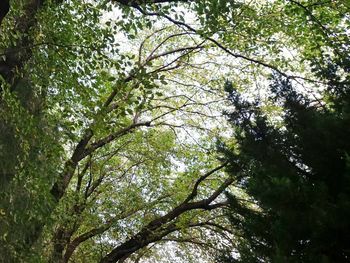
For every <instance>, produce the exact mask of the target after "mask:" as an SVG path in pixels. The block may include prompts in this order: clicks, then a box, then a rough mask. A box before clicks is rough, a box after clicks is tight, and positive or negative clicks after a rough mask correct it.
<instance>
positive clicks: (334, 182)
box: [226, 60, 350, 262]
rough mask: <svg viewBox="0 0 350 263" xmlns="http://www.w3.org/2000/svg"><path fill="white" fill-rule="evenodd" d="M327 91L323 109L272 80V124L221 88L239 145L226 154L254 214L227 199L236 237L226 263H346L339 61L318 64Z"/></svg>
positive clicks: (348, 209)
mask: <svg viewBox="0 0 350 263" xmlns="http://www.w3.org/2000/svg"><path fill="white" fill-rule="evenodd" d="M317 65H318V66H317V67H316V66H315V71H316V72H317V75H318V77H319V79H320V81H322V82H326V83H327V89H326V91H325V93H324V95H323V98H322V102H321V101H320V100H315V99H313V98H310V96H307V95H302V94H301V93H299V92H298V91H297V90H296V89H294V88H293V85H292V84H291V82H290V81H289V80H287V79H284V78H281V77H278V76H274V78H273V80H272V84H271V85H270V88H271V94H272V95H271V97H270V99H271V100H272V101H273V102H274V103H275V104H277V105H280V106H283V108H284V110H283V125H279V127H277V125H273V124H271V120H268V119H267V118H266V117H265V116H264V114H263V113H262V111H261V110H260V107H259V105H260V103H259V102H249V101H247V100H244V99H243V98H242V97H241V96H240V95H239V93H238V92H237V91H236V90H235V89H234V88H233V87H232V85H231V84H229V83H228V84H226V89H227V91H228V92H229V94H230V95H229V98H230V100H231V102H232V103H233V105H234V106H235V111H234V112H232V113H230V114H228V115H229V118H230V120H231V122H232V123H233V125H234V127H235V132H236V137H237V138H238V141H239V143H240V149H239V153H238V154H237V153H236V154H234V153H232V151H231V152H230V151H228V152H227V153H226V154H228V155H229V156H230V159H231V160H232V162H234V163H236V164H239V165H240V166H241V168H242V172H241V173H239V178H238V181H239V184H240V186H241V187H243V188H244V189H246V191H247V192H248V194H249V195H251V196H252V197H254V199H255V200H256V202H257V204H258V205H259V209H257V208H256V207H252V206H251V207H249V206H246V205H243V204H242V203H241V202H239V201H237V200H236V199H235V197H234V196H233V195H229V199H230V201H231V214H230V218H231V221H232V223H233V225H234V227H236V228H237V229H238V230H237V231H238V233H239V234H240V236H241V238H240V241H239V254H240V258H239V259H233V258H230V259H226V260H228V261H229V262H318V261H320V262H349V260H350V221H349V218H350V159H349V154H350V140H349V134H350V90H349V88H350V87H349V79H347V78H346V74H347V72H349V64H348V62H346V60H342V61H337V62H332V63H324V65H320V64H319V63H318V64H317Z"/></svg>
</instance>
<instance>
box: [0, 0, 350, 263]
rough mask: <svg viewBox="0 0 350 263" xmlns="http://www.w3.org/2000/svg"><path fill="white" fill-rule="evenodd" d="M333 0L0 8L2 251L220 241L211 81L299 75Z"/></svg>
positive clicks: (40, 252)
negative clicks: (291, 54) (291, 53)
mask: <svg viewBox="0 0 350 263" xmlns="http://www.w3.org/2000/svg"><path fill="white" fill-rule="evenodd" d="M332 3H333V2H332ZM332 3H331V4H330V3H328V2H327V3H323V4H322V5H321V6H322V7H323V8H329V9H330V10H331V11H330V12H327V16H324V14H323V11H322V10H323V9H322V8H321V7H320V6H319V5H311V6H306V4H305V5H303V3H295V2H293V1H288V2H287V3H285V2H284V1H275V2H271V1H267V2H266V3H265V2H263V1H248V2H246V1H241V2H238V1H180V0H179V1H172V0H150V1H86V2H81V1H75V0H73V1H60V0H56V1H49V0H47V1H38V0H30V1H20V0H13V1H10V11H9V12H8V13H7V8H1V11H2V10H4V12H3V14H4V15H2V16H4V18H3V19H2V20H1V24H0V25H1V35H0V38H1V41H0V53H1V59H0V76H1V79H0V81H1V82H0V86H1V90H0V93H1V98H0V131H1V133H0V146H1V152H0V153H1V158H0V175H1V208H0V215H1V218H0V229H1V232H0V245H1V250H2V255H4V258H5V259H4V260H6V261H9V262H11V261H12V262H20V261H24V262H30V261H33V262H40V261H43V262H46V261H47V259H49V260H50V261H52V262H67V261H68V260H72V261H73V260H74V261H77V262H79V261H81V262H87V261H92V262H96V261H101V262H116V261H117V260H119V261H124V260H128V259H130V260H133V259H137V260H138V259H140V258H142V257H143V256H147V255H148V252H149V251H152V248H154V246H156V247H157V246H158V247H159V246H160V243H161V242H177V244H192V245H196V247H204V248H205V249H203V250H202V251H204V252H203V253H205V252H208V251H209V249H210V250H221V249H222V248H223V247H225V246H231V245H232V244H233V243H232V231H231V230H230V229H229V224H228V222H227V219H226V218H224V217H223V210H224V209H225V208H226V207H227V202H226V201H225V200H224V198H223V197H222V195H221V193H222V192H223V191H224V190H225V189H227V188H229V187H232V184H233V183H234V179H233V178H232V176H231V175H227V174H226V173H225V172H224V169H225V168H226V169H231V168H232V169H234V167H229V165H228V164H226V162H225V160H222V159H221V158H220V155H218V154H216V153H215V152H214V151H213V149H214V145H215V143H214V142H215V140H216V139H215V138H216V137H217V136H219V135H220V134H221V133H222V134H225V132H226V127H225V124H224V122H223V119H222V118H221V111H222V109H223V108H224V107H225V106H226V105H225V104H224V103H223V100H224V95H223V91H222V89H220V88H219V87H220V86H221V83H222V82H223V80H224V79H225V77H226V76H227V72H236V73H237V74H236V77H235V78H234V82H235V83H240V86H241V87H242V88H246V87H250V86H251V83H252V82H255V81H257V80H258V79H259V78H265V77H266V76H267V75H269V74H270V73H271V72H275V73H276V72H277V73H279V74H281V75H283V76H284V77H289V78H290V79H296V80H301V79H305V81H307V80H309V77H310V76H312V75H311V74H310V73H309V72H308V71H307V70H304V68H303V66H304V65H303V64H302V63H299V62H301V61H302V60H303V59H305V58H308V57H309V56H310V54H311V55H312V54H313V53H316V52H323V51H324V49H327V47H328V46H329V45H330V44H329V43H337V44H339V46H341V45H342V42H343V41H345V40H346V39H347V38H348V36H347V35H346V34H343V32H342V31H341V30H340V31H339V32H338V31H337V32H336V30H335V29H337V28H338V27H339V26H340V28H344V26H343V23H344V22H346V21H347V20H346V19H347V18H346V16H345V18H344V19H338V18H339V17H340V16H341V15H340V11H339V10H342V9H343V8H344V7H346V4H343V3H341V1H339V3H338V5H336V6H335V7H333V4H332ZM305 8H306V10H305ZM295 9H296V10H298V12H294V11H295ZM183 10H185V11H183ZM310 11H312V13H311V15H310V13H309V12H310ZM276 14H280V15H281V16H282V19H281V18H280V17H279V16H276ZM295 14H296V15H295ZM110 17H112V19H110ZM320 19H321V20H320ZM323 19H324V20H323ZM320 23H321V25H323V24H326V25H327V28H328V29H332V30H333V31H334V32H335V33H334V34H329V33H328V32H326V31H325V32H324V30H323V29H324V28H322V27H321V26H320ZM270 25H274V26H270ZM286 25H288V26H287V27H286ZM296 25H298V29H299V30H303V31H304V32H305V34H304V35H303V36H302V37H300V38H298V39H300V43H298V46H297V47H298V49H297V50H298V52H299V53H300V61H299V60H293V59H291V58H288V57H287V56H285V55H284V51H283V50H282V47H286V46H287V47H290V49H291V50H293V49H296V46H295V44H293V41H294V40H295V37H296V36H298V35H299V32H298V31H297V30H292V31H291V29H292V28H293V29H294V28H296ZM314 34H316V35H317V39H318V41H317V45H309V44H310V43H311V42H312V41H310V39H311V38H313V36H314ZM276 35H278V37H276ZM342 52H343V51H342V50H340V49H339V50H337V53H339V54H340V53H342ZM266 54H268V55H266ZM223 57H225V62H224V63H222V58H223ZM243 73H244V74H243ZM309 81H311V82H312V80H309ZM232 169H231V170H232ZM209 235H214V236H215V238H212V240H213V241H212V242H210V238H208V236H209ZM203 244H204V245H203Z"/></svg>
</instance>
